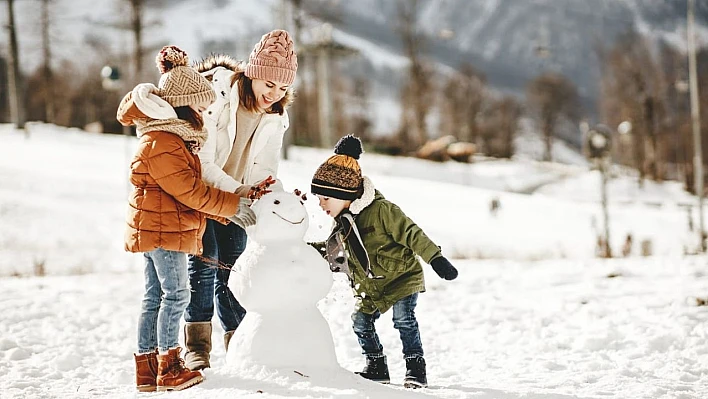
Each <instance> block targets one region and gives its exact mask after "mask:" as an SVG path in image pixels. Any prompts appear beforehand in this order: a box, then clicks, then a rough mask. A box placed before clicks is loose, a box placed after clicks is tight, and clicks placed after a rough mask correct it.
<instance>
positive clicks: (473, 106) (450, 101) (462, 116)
mask: <svg viewBox="0 0 708 399" xmlns="http://www.w3.org/2000/svg"><path fill="white" fill-rule="evenodd" d="M485 90H486V78H485V76H484V74H483V73H482V72H480V71H478V70H477V69H475V68H474V66H472V65H471V64H469V63H465V64H463V65H462V66H461V67H460V69H459V71H458V73H455V74H454V75H452V76H451V77H450V79H448V81H447V83H446V84H445V87H444V88H443V101H442V102H441V104H442V106H443V107H444V109H443V110H442V112H441V120H442V122H441V124H442V126H443V128H441V130H442V131H443V132H445V133H447V134H451V135H453V136H455V137H457V138H458V140H460V141H464V142H471V143H474V144H476V145H480V144H481V143H480V142H479V140H478V138H479V137H478V136H479V126H478V125H479V121H478V118H479V114H480V113H481V111H482V105H483V102H484V99H485V96H486V92H485Z"/></svg>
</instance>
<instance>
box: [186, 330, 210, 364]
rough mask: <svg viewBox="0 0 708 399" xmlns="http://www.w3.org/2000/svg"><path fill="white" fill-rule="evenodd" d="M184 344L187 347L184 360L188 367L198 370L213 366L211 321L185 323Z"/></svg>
mask: <svg viewBox="0 0 708 399" xmlns="http://www.w3.org/2000/svg"><path fill="white" fill-rule="evenodd" d="M184 344H185V346H186V347H187V352H186V353H185V354H184V362H185V366H187V368H188V369H190V370H193V371H196V370H202V369H205V368H207V367H211V364H209V352H211V322H210V321H203V322H196V323H187V324H185V326H184Z"/></svg>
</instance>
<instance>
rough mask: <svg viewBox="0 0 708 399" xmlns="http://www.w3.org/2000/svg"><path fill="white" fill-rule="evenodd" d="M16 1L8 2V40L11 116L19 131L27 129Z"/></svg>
mask: <svg viewBox="0 0 708 399" xmlns="http://www.w3.org/2000/svg"><path fill="white" fill-rule="evenodd" d="M13 3H14V0H7V13H8V30H9V35H8V38H9V40H10V44H9V47H10V66H9V68H8V72H9V75H10V79H9V81H10V82H9V84H10V114H11V115H12V120H13V121H14V122H15V127H16V128H17V129H24V128H25V106H24V103H25V101H24V85H23V83H22V75H21V74H20V67H19V63H20V58H19V49H18V47H17V26H16V25H15V11H14V4H13Z"/></svg>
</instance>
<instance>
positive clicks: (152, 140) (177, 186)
mask: <svg viewBox="0 0 708 399" xmlns="http://www.w3.org/2000/svg"><path fill="white" fill-rule="evenodd" d="M117 118H118V121H119V122H120V123H121V124H123V125H124V126H129V125H132V124H134V120H136V119H144V118H145V114H143V113H142V112H141V111H140V110H139V109H138V108H137V106H136V105H135V104H134V102H133V100H132V95H131V93H128V94H127V95H126V96H125V97H124V98H123V100H122V101H121V104H120V106H119V107H118V114H117ZM130 182H131V183H132V184H133V191H132V192H131V194H130V198H129V199H128V203H129V209H128V218H127V222H128V228H127V230H126V233H125V249H126V251H130V252H148V251H151V250H153V249H155V248H158V247H160V248H163V249H167V250H172V251H180V252H186V253H190V254H201V253H202V235H203V234H204V230H205V229H206V216H207V215H206V214H209V215H215V216H221V217H228V216H233V215H235V214H236V211H237V210H238V204H239V200H240V197H239V196H238V195H236V194H234V193H229V192H226V191H221V190H218V189H216V188H213V187H209V186H207V185H206V184H205V183H204V182H203V181H202V170H201V163H200V162H199V157H198V156H197V155H195V154H192V153H191V152H190V151H189V150H188V149H187V147H186V145H185V143H184V141H183V140H182V139H181V138H180V137H179V136H177V135H176V134H173V133H169V132H162V131H153V132H147V133H145V134H143V135H142V136H141V137H140V141H139V143H138V149H137V151H136V153H135V156H134V157H133V160H132V161H131V163H130Z"/></svg>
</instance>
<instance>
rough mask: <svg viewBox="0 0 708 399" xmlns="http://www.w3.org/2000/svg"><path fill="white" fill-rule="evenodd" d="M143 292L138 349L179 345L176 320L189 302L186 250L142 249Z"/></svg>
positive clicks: (178, 320) (141, 351)
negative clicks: (143, 250) (143, 268)
mask: <svg viewBox="0 0 708 399" xmlns="http://www.w3.org/2000/svg"><path fill="white" fill-rule="evenodd" d="M143 255H144V256H145V295H144V296H143V303H142V309H141V311H140V318H139V319H138V353H147V352H153V351H155V348H158V349H159V350H160V351H167V350H168V349H172V348H176V347H178V346H179V324H180V320H181V319H182V314H184V309H185V308H186V307H187V304H188V303H189V289H188V288H187V254H185V253H184V252H177V251H168V250H166V249H162V248H157V249H154V250H152V251H150V252H145V253H144V254H143Z"/></svg>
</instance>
